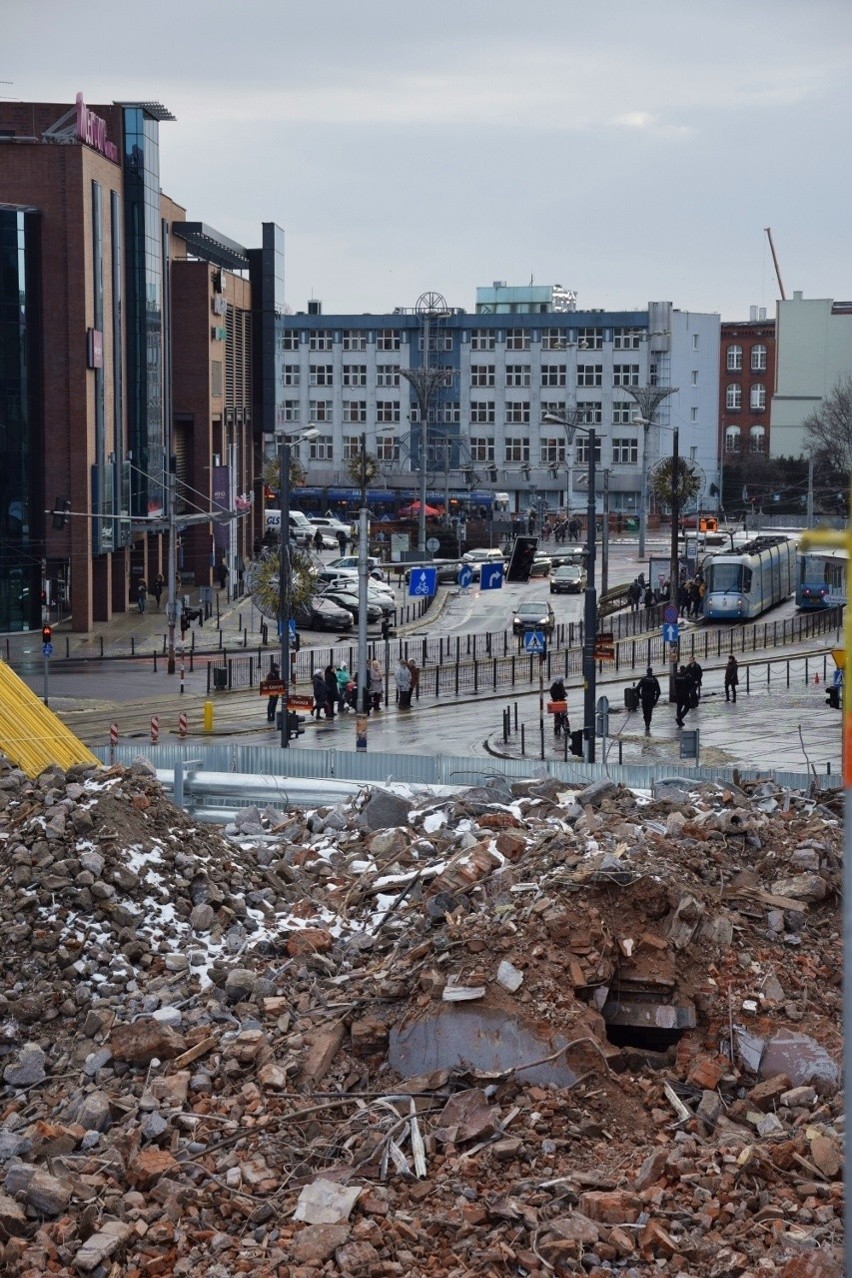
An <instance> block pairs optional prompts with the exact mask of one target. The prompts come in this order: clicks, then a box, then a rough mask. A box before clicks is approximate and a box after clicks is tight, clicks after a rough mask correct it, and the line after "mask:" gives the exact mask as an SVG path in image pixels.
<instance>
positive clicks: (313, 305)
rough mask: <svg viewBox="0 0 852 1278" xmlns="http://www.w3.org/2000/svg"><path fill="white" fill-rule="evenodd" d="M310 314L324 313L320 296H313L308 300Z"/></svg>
mask: <svg viewBox="0 0 852 1278" xmlns="http://www.w3.org/2000/svg"><path fill="white" fill-rule="evenodd" d="M308 314H309V315H322V302H321V301H319V299H318V298H311V299H310V300H309V301H308Z"/></svg>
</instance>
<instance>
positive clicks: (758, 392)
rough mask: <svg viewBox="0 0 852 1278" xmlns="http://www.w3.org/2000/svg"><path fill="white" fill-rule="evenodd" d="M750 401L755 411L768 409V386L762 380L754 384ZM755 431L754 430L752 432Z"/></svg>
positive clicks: (759, 411)
mask: <svg viewBox="0 0 852 1278" xmlns="http://www.w3.org/2000/svg"><path fill="white" fill-rule="evenodd" d="M749 403H750V406H751V411H752V412H753V413H763V412H765V411H766V387H765V386H764V385H763V383H762V382H755V384H754V386H752V388H751V390H750V392H749ZM756 429H757V430H760V429H761V427H759V426H758V427H756ZM753 433H754V432H752V434H753ZM751 451H752V452H755V451H756V450H755V449H754V448H753V449H752V450H751Z"/></svg>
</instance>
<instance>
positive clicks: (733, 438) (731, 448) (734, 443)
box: [725, 426, 740, 453]
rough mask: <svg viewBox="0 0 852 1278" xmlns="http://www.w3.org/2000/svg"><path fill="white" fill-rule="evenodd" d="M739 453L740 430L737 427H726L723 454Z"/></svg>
mask: <svg viewBox="0 0 852 1278" xmlns="http://www.w3.org/2000/svg"><path fill="white" fill-rule="evenodd" d="M739 451H740V428H739V426H728V427H726V429H725V452H726V453H738V452H739Z"/></svg>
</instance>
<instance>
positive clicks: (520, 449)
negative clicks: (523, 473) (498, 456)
mask: <svg viewBox="0 0 852 1278" xmlns="http://www.w3.org/2000/svg"><path fill="white" fill-rule="evenodd" d="M529 460H530V441H529V440H528V439H507V440H506V461H507V462H520V463H521V465H524V464H525V463H526V464H529Z"/></svg>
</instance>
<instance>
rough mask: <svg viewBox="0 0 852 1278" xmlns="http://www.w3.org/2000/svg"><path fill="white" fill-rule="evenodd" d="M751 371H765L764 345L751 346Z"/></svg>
mask: <svg viewBox="0 0 852 1278" xmlns="http://www.w3.org/2000/svg"><path fill="white" fill-rule="evenodd" d="M751 371H752V372H753V373H765V372H766V347H765V346H752V348H751Z"/></svg>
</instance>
